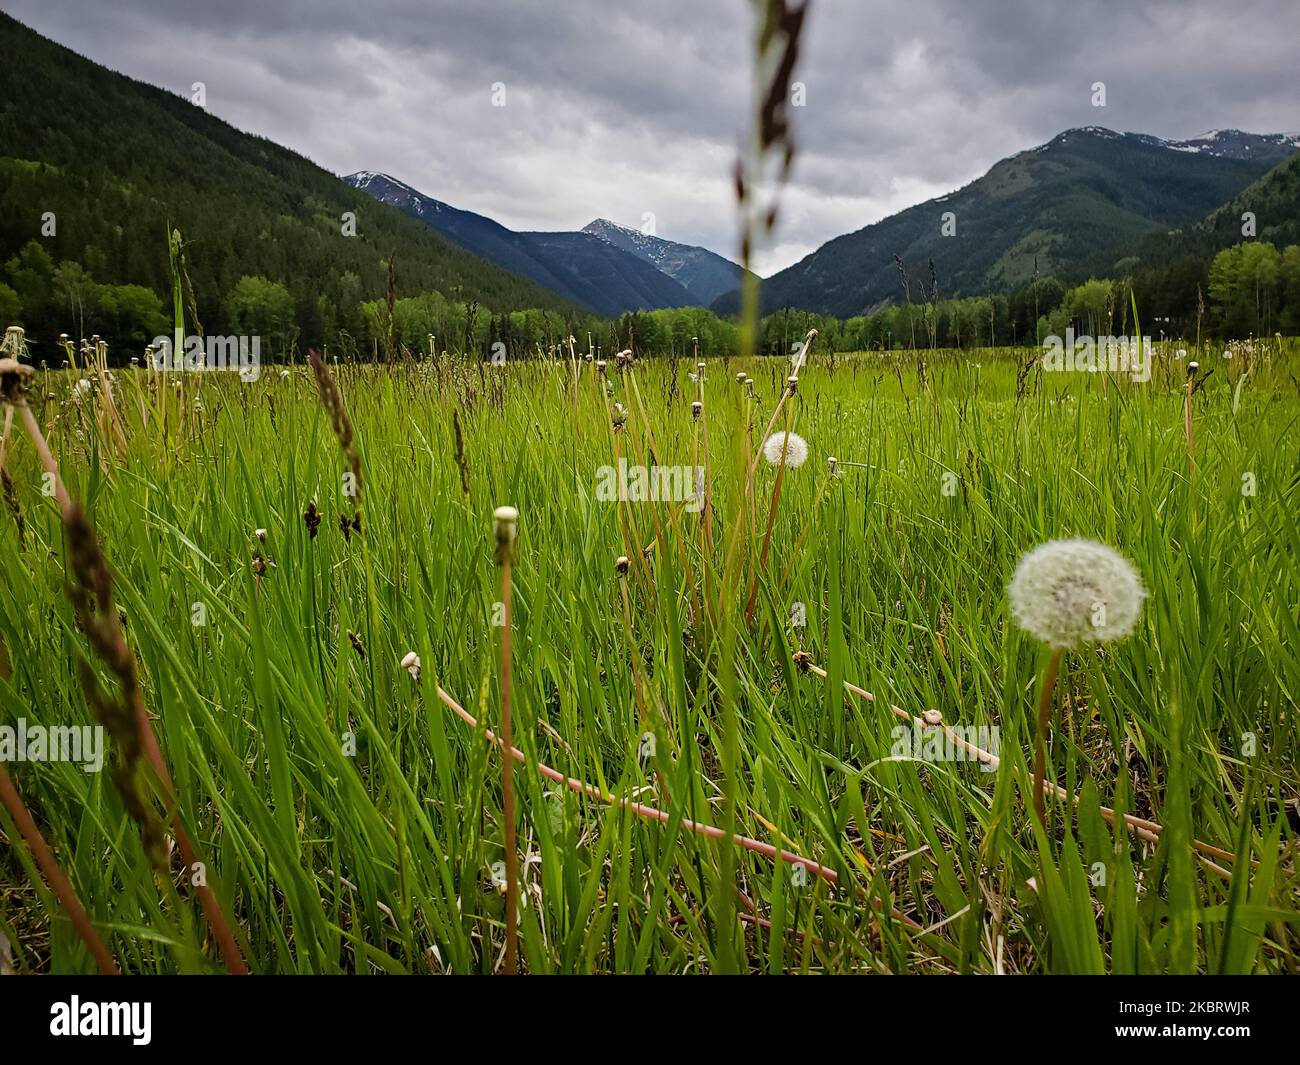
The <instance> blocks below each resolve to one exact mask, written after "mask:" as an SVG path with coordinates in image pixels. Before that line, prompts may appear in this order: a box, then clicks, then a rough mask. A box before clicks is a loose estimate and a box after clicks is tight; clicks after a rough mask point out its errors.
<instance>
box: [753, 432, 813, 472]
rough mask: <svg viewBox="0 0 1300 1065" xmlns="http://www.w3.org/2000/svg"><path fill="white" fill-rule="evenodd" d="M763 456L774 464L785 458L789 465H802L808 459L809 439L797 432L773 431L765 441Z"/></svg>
mask: <svg viewBox="0 0 1300 1065" xmlns="http://www.w3.org/2000/svg"><path fill="white" fill-rule="evenodd" d="M763 457H764V458H765V459H767V461H768V462H769V463H771V464H772V465H773V466H780V465H781V462H782V459H783V458H784V461H785V464H786V465H787V466H802V465H803V464H804V463H805V462H807V461H808V441H807V440H805V439H804V438H803V437H802V436H798V435H796V434H795V433H773V434H772V435H771V436H769V437H768V438H767V440H766V441H764V443H763Z"/></svg>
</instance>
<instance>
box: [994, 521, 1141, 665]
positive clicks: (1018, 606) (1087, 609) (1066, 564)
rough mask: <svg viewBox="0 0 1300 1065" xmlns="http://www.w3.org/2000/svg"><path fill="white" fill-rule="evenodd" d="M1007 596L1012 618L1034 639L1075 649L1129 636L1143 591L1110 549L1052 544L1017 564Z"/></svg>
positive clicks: (1076, 543)
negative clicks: (1086, 644) (1088, 644)
mask: <svg viewBox="0 0 1300 1065" xmlns="http://www.w3.org/2000/svg"><path fill="white" fill-rule="evenodd" d="M1007 596H1008V598H1009V599H1010V602H1011V613H1012V616H1013V617H1015V619H1016V622H1017V623H1018V624H1019V625H1020V627H1021V628H1022V629H1024V630H1025V631H1026V632H1027V633H1029V634H1030V635H1031V636H1033V637H1034V638H1035V639H1038V640H1042V641H1043V642H1044V643H1046V644H1049V645H1050V646H1052V647H1077V646H1079V645H1080V644H1084V643H1105V642H1106V641H1108V640H1118V639H1120V638H1122V637H1124V636H1127V635H1128V634H1129V633H1130V632H1132V631H1133V626H1134V625H1136V624H1137V620H1138V617H1139V615H1140V614H1141V613H1142V600H1143V599H1144V598H1146V590H1145V589H1144V588H1143V587H1142V580H1141V578H1140V577H1139V576H1138V574H1137V571H1136V570H1135V569H1134V568H1133V566H1132V565H1131V564H1130V563H1129V561H1128V559H1126V558H1124V556H1123V555H1121V554H1120V553H1119V552H1118V551H1115V550H1114V549H1113V548H1110V547H1107V546H1106V545H1105V544H1099V543H1096V542H1095V541H1092V540H1051V541H1049V542H1047V543H1045V544H1040V545H1039V546H1038V547H1035V548H1034V549H1033V550H1032V551H1030V552H1029V553H1028V554H1027V555H1025V556H1024V557H1023V558H1022V559H1021V560H1020V564H1019V565H1018V566H1017V567H1016V572H1015V574H1014V575H1013V576H1012V578H1011V583H1010V584H1009V585H1008V586H1007Z"/></svg>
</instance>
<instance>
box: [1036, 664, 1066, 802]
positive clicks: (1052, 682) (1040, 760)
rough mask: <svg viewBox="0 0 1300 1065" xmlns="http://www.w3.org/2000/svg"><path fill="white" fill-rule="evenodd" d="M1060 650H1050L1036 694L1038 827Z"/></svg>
mask: <svg viewBox="0 0 1300 1065" xmlns="http://www.w3.org/2000/svg"><path fill="white" fill-rule="evenodd" d="M1062 650H1063V649H1062V648H1060V647H1054V648H1052V657H1051V658H1049V659H1048V661H1047V669H1046V671H1044V673H1043V685H1042V689H1041V690H1040V691H1039V693H1038V727H1037V728H1036V729H1035V730H1034V814H1035V816H1036V817H1037V818H1038V823H1039V824H1040V825H1045V824H1046V822H1045V820H1044V810H1043V778H1044V776H1045V775H1046V771H1047V731H1048V729H1049V728H1051V723H1052V692H1053V691H1054V690H1055V689H1056V673H1057V670H1059V669H1060V666H1061V653H1062Z"/></svg>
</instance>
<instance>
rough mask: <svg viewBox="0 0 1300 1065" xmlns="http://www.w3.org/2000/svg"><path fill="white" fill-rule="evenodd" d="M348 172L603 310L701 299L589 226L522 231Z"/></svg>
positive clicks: (455, 235)
mask: <svg viewBox="0 0 1300 1065" xmlns="http://www.w3.org/2000/svg"><path fill="white" fill-rule="evenodd" d="M343 180H344V181H346V182H347V183H348V184H349V185H351V186H352V187H353V188H355V189H358V190H360V191H362V192H365V193H367V194H368V195H370V196H373V197H374V198H375V199H376V200H378V201H379V202H380V203H385V204H388V205H389V206H392V207H397V208H399V209H400V210H402V211H405V212H406V213H407V214H408V215H410V216H411V217H412V218H418V219H419V220H420V221H421V222H424V223H425V224H426V225H428V226H431V227H432V228H433V229H435V230H437V231H438V232H439V233H441V234H443V235H444V236H446V237H448V238H450V239H451V240H454V241H455V242H456V243H457V244H459V245H460V246H461V247H462V248H465V249H467V250H469V251H471V252H473V253H474V254H475V255H480V256H482V257H483V258H485V259H488V260H490V261H491V262H494V263H496V264H497V265H498V266H503V267H505V268H506V269H507V270H512V271H514V272H515V273H517V274H522V275H523V276H524V277H527V278H529V279H530V280H532V281H535V282H537V284H539V285H545V286H546V287H547V288H549V289H550V290H551V291H552V292H555V293H558V294H559V295H560V296H562V297H564V298H565V299H568V300H572V301H573V302H574V303H577V304H579V305H581V306H583V307H586V308H587V309H588V310H591V311H595V312H596V313H597V314H603V315H607V316H611V317H613V316H617V315H620V314H622V313H624V312H625V311H645V310H655V309H656V308H659V307H688V306H691V305H692V304H695V303H699V302H700V301H699V300H696V299H693V298H692V297H691V294H690V293H689V292H687V290H686V289H685V287H683V286H682V285H681V284H679V283H678V282H677V281H675V280H674V279H673V278H672V277H671V276H669V275H668V274H667V273H664V272H662V271H660V270H659V269H658V268H657V267H656V266H655V265H654V264H652V263H650V262H648V261H646V260H645V259H643V258H642V257H640V256H638V255H633V254H631V253H630V252H628V251H626V250H624V249H623V248H621V247H619V246H618V245H616V244H613V243H611V242H609V241H606V240H602V239H601V238H600V237H597V236H593V235H592V234H590V233H586V232H577V233H531V232H516V231H515V230H512V229H507V228H506V227H505V226H503V225H501V224H500V223H499V222H494V221H493V220H492V219H491V218H487V217H485V216H483V215H481V214H474V213H473V212H472V211H462V210H460V209H459V208H457V207H452V206H451V205H450V204H446V203H443V202H442V201H440V200H435V199H433V198H432V197H431V196H426V195H424V193H422V192H420V191H418V190H416V189H414V188H412V187H411V186H410V185H407V184H405V183H404V182H401V181H398V180H397V179H396V178H393V177H390V176H389V175H387V174H380V173H376V172H375V171H371V170H362V171H360V172H358V173H356V174H349V175H348V176H347V177H346V178H344V179H343Z"/></svg>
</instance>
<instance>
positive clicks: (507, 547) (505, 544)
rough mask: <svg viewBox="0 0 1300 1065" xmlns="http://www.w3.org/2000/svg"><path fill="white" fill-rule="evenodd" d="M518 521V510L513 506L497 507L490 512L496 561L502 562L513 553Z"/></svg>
mask: <svg viewBox="0 0 1300 1065" xmlns="http://www.w3.org/2000/svg"><path fill="white" fill-rule="evenodd" d="M518 522H519V511H517V510H516V509H515V508H514V507H497V509H496V510H495V511H494V512H493V514H492V536H493V538H494V539H495V540H496V559H497V563H498V564H500V563H503V562H505V561H506V560H507V559H509V558H511V557H512V556H513V555H514V546H515V531H516V527H517V525H518Z"/></svg>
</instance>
